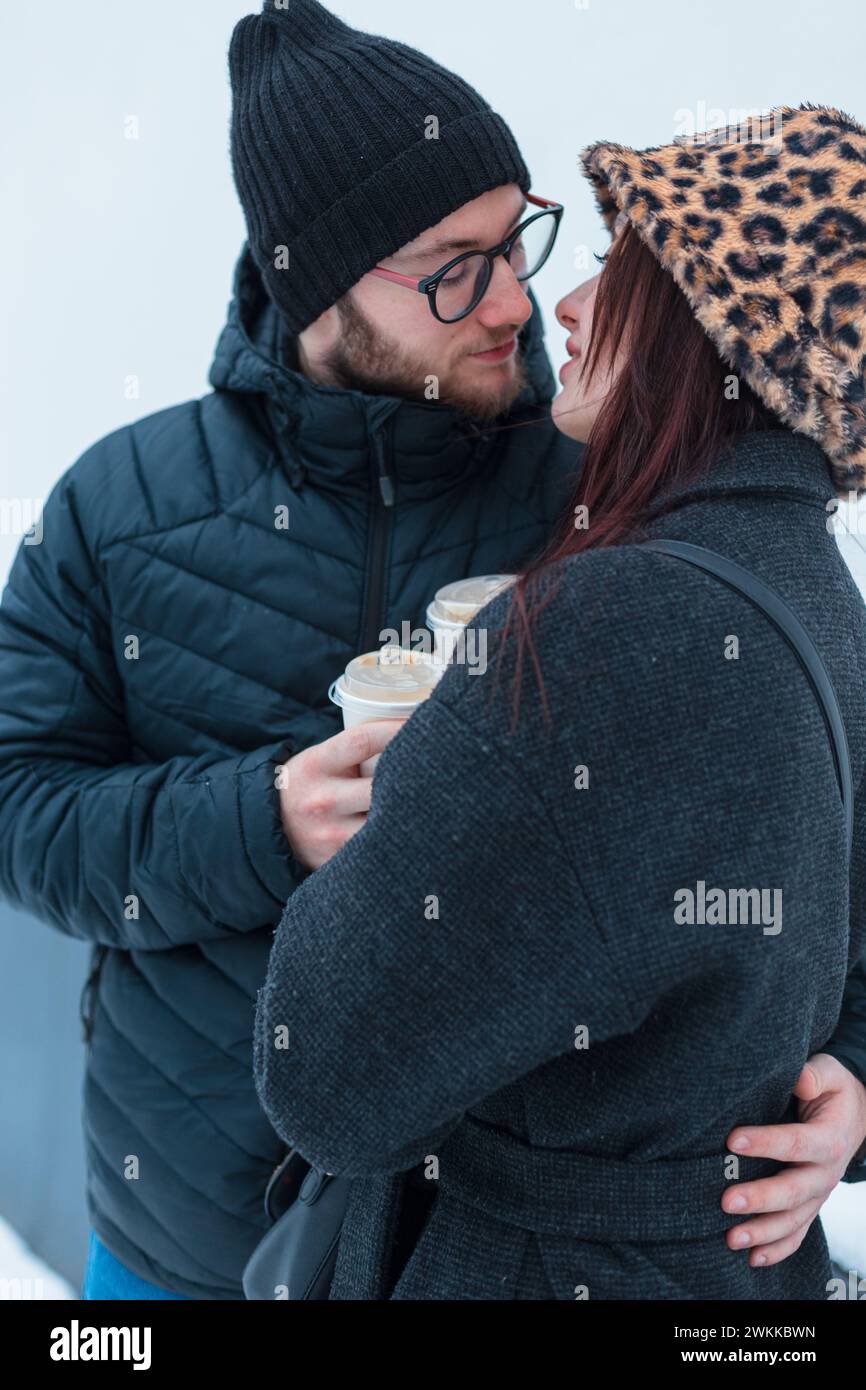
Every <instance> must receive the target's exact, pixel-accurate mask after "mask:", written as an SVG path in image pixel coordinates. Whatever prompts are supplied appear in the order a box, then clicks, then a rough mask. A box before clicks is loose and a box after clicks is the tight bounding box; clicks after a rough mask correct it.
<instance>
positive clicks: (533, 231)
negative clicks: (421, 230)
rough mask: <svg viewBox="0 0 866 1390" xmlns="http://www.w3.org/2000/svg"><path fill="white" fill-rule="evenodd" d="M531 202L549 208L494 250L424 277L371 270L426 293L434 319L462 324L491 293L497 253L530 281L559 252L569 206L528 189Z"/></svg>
mask: <svg viewBox="0 0 866 1390" xmlns="http://www.w3.org/2000/svg"><path fill="white" fill-rule="evenodd" d="M526 201H527V202H529V203H532V204H533V205H534V206H535V207H539V208H542V209H543V211H542V212H536V213H533V215H532V216H531V217H527V218H526V220H525V221H524V222H521V223H520V226H519V227H515V229H514V231H513V232H512V233H511V235H510V236H509V237H508V238H507V239H506V240H505V241H503V242H502V243H501V245H499V246H494V247H492V248H491V249H490V250H489V251H464V252H463V254H462V255H461V256H455V257H454V259H453V261H449V262H448V264H447V265H443V267H442V269H441V270H437V271H436V273H435V275H426V276H424V277H423V278H422V279H420V280H419V279H417V278H416V277H415V276H412V275H401V274H400V273H399V271H396V270H386V269H385V267H384V266H381V265H379V266H376V268H375V269H374V270H372V271H371V272H370V274H371V275H379V276H381V278H382V279H383V280H390V281H391V282H392V283H393V284H395V285H402V286H403V287H404V288H405V289H409V290H417V291H418V293H419V294H426V296H427V302H428V304H429V305H430V310H431V312H432V314H433V317H434V318H437V319H438V320H439V322H440V323H458V322H459V320H460V319H465V318H466V316H467V315H468V314H471V313H472V311H473V309H477V308H478V305H479V304H480V303H481V301H482V299H483V298H484V296H485V294H486V293H487V290H488V289H489V287H490V281H491V280H492V279H493V270H494V262H495V260H496V258H497V256H504V257H505V259H506V260H507V262H508V264H509V265H510V266H511V269H512V270H513V271H514V274H515V276H516V278H517V279H518V280H519V281H520V283H521V284H524V283H525V282H526V281H527V280H531V279H532V276H533V275H536V274H537V273H538V271H539V270H540V269H541V267H542V266H543V265H544V263H545V261H546V260H547V258H548V256H549V255H550V253H551V251H552V250H553V245H554V242H555V241H556V236H557V233H558V231H559V223H560V220H561V218H562V214H563V212H564V210H565V209H564V208H563V205H562V204H561V203H552V202H550V201H549V200H548V199H547V198H536V197H534V196H533V194H531V193H527V195H526Z"/></svg>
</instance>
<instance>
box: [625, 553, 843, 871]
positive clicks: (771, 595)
mask: <svg viewBox="0 0 866 1390" xmlns="http://www.w3.org/2000/svg"><path fill="white" fill-rule="evenodd" d="M641 549H642V550H653V551H656V552H657V553H659V554H661V555H672V556H673V557H674V558H676V559H678V560H687V561H688V562H689V564H692V565H696V566H697V568H698V569H701V570H704V571H705V572H706V573H707V574H713V575H715V576H716V578H717V579H721V581H722V583H723V584H727V585H728V587H729V588H731V589H735V590H736V591H737V592H738V593H740V594H743V596H744V597H745V598H747V599H749V600H750V601H751V602H752V603H753V604H754V605H755V607H756V608H759V609H760V610H761V611H762V612H763V613H765V614H766V616H767V617H768V618H769V620H770V622H771V623H772V624H773V626H774V627H775V628H776V630H777V631H778V632H779V633H781V635H782V636H783V637H784V638H785V640H786V641H787V642H788V645H789V646H790V647H791V649H792V650H793V652H794V653H795V655H796V656H797V657H798V658H799V661H800V665H801V666H802V668H803V671H804V672H805V675H806V679H807V680H808V682H809V684H810V685H811V687H812V691H813V694H814V695H815V698H816V700H817V701H818V704H819V706H820V708H821V712H822V714H823V716H824V723H825V724H826V726H827V732H828V734H829V736H830V743H831V746H832V749H833V760H834V762H835V764H836V777H837V779H838V782H839V791H840V793H841V795H842V806H843V808H844V811H845V822H846V831H847V840H848V857H849V859H850V856H851V845H852V843H853V839H854V779H853V777H852V773H851V755H850V753H849V751H848V739H847V736H846V734H845V725H844V723H843V721H842V712H841V710H840V708H839V701H838V699H837V698H836V691H835V689H834V688H833V682H832V681H831V679H830V676H829V674H828V672H827V668H826V666H825V665H824V662H823V661H822V659H821V653H820V652H819V651H818V648H817V647H816V646H815V643H814V642H813V640H812V638H811V637H810V635H809V633H808V632H807V631H806V628H805V627H804V626H803V624H802V623H801V622H800V619H799V618H798V617H797V615H796V613H795V612H794V611H793V609H792V608H789V606H788V604H787V603H786V602H785V600H784V599H783V598H781V597H780V596H779V594H777V593H776V591H775V590H774V589H771V588H770V587H769V585H767V584H764V583H763V582H762V580H760V579H758V578H757V577H756V576H755V575H754V574H752V573H751V571H750V570H747V569H743V567H742V565H738V564H736V563H735V562H734V561H733V560H729V559H727V557H726V556H724V555H717V554H716V552H715V551H714V550H706V549H705V548H704V546H702V545H691V544H690V543H689V542H687V541H666V540H658V541H645V542H644V543H643V544H642V546H641Z"/></svg>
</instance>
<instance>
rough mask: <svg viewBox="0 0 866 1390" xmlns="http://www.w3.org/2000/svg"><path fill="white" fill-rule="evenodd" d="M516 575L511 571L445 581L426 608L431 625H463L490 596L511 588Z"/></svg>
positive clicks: (488, 601) (494, 596)
mask: <svg viewBox="0 0 866 1390" xmlns="http://www.w3.org/2000/svg"><path fill="white" fill-rule="evenodd" d="M516 578H517V576H516V575H514V574H484V575H480V576H478V577H477V578H474V579H457V580H455V582H454V583H453V584H446V585H445V586H444V588H442V589H439V590H438V592H437V594H436V597H435V598H434V600H433V602H432V603H431V604H430V607H429V608H428V609H427V621H428V623H429V625H430V627H433V628H436V627H450V626H453V625H456V626H460V627H462V626H465V624H466V623H468V622H469V621H470V619H471V618H474V617H475V614H476V613H478V612H479V611H480V610H481V609H482V608H484V607H485V605H486V604H488V603H490V601H491V599H494V598H496V596H497V594H501V593H503V592H504V591H505V590H506V589H508V588H510V586H511V585H512V584H513V583H514V582H515V580H516Z"/></svg>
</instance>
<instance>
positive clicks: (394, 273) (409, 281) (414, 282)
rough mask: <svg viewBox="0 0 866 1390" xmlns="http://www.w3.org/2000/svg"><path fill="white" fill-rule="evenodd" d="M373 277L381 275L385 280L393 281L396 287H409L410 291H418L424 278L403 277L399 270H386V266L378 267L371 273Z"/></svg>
mask: <svg viewBox="0 0 866 1390" xmlns="http://www.w3.org/2000/svg"><path fill="white" fill-rule="evenodd" d="M370 274H371V275H381V277H382V279H383V280H393V281H394V284H395V285H408V286H409V288H410V289H412V290H417V288H418V286H419V285H420V284H421V280H422V279H423V278H424V277H423V276H421V277H420V278H419V277H418V276H412V275H401V274H400V272H399V270H386V269H385V267H384V266H381V265H377V266H376V268H375V270H371V271H370Z"/></svg>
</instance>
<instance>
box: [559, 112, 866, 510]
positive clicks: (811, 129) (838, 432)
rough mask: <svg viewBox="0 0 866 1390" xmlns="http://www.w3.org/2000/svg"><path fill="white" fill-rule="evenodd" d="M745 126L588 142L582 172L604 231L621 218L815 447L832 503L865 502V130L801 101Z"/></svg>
mask: <svg viewBox="0 0 866 1390" xmlns="http://www.w3.org/2000/svg"><path fill="white" fill-rule="evenodd" d="M758 120H760V121H761V124H760V126H758V125H757V121H758ZM746 125H747V127H748V128H747V129H746V130H745V131H744V128H743V127H742V126H736V127H732V128H727V129H723V130H717V131H710V132H707V133H706V134H705V135H702V136H698V137H695V138H694V139H693V140H692V141H690V142H689V143H688V144H686V143H680V142H675V143H674V144H671V145H664V146H660V147H656V148H652V149H647V150H641V151H637V150H632V149H629V148H628V147H627V146H623V145H613V144H604V143H600V144H596V145H591V146H589V148H588V149H586V150H584V152H583V155H582V162H583V167H584V169H585V171H586V173H587V175H588V177H589V179H590V181H591V182H592V184H593V187H594V190H595V194H596V198H597V201H598V204H599V207H600V208H601V212H602V215H603V217H604V219H605V221H606V223H607V225H608V227H609V229H610V230H611V231H612V230H613V226H614V223H615V221H616V218H617V215H618V214H619V213H620V212H623V213H625V215H626V216H627V217H628V219H629V221H630V223H631V225H632V226H633V227H634V228H635V230H636V231H637V233H638V235H639V236H640V237H641V239H642V240H643V241H644V242H645V244H646V245H647V246H648V247H649V248H650V250H651V251H653V253H654V254H655V255H656V257H657V258H658V260H659V261H660V262H661V264H662V265H663V266H664V268H665V270H667V271H668V272H669V273H670V274H671V275H672V276H673V278H674V280H675V281H676V283H677V285H679V287H680V289H681V290H682V291H683V293H684V294H685V296H686V298H687V299H688V301H689V303H690V304H691V306H692V308H693V309H694V312H695V316H696V318H697V319H698V321H699V322H700V324H701V325H702V326H703V328H704V329H705V331H706V333H707V334H708V335H709V337H710V338H711V339H712V341H713V342H714V343H715V345H716V348H717V349H718V351H719V354H720V356H721V357H722V358H723V360H724V361H726V362H728V363H729V364H730V365H731V367H732V368H733V370H734V371H735V372H737V373H738V374H740V375H741V376H742V377H743V378H744V379H745V380H746V381H747V382H748V384H749V385H750V386H751V388H752V389H753V390H754V391H755V392H756V393H757V394H758V396H760V398H761V399H762V400H763V401H764V403H765V404H766V405H767V406H769V408H770V409H771V410H772V411H773V412H774V414H776V415H777V416H778V418H779V419H780V420H781V421H782V422H783V423H784V424H786V425H788V426H789V427H790V428H791V429H794V430H797V431H799V432H800V433H802V434H806V435H809V436H810V437H811V438H812V439H814V440H816V441H817V442H818V444H820V446H821V448H822V449H823V450H824V453H825V454H826V456H827V458H828V460H829V463H830V468H831V471H832V476H833V481H834V484H835V486H836V489H837V491H838V492H839V493H841V494H843V495H844V494H847V493H848V492H849V491H850V492H856V493H858V494H861V493H862V492H863V491H866V130H864V129H863V127H862V126H860V125H858V124H857V122H856V121H854V120H853V119H852V118H851V117H850V116H847V115H846V114H845V113H844V112H841V111H836V110H833V109H832V108H830V107H819V106H812V105H809V104H807V105H804V106H800V107H796V108H794V107H777V108H776V109H775V111H774V112H773V114H772V119H770V118H769V117H764V118H762V119H761V118H755V119H754V120H752V121H750V122H748V123H746ZM756 137H757V138H756Z"/></svg>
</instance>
